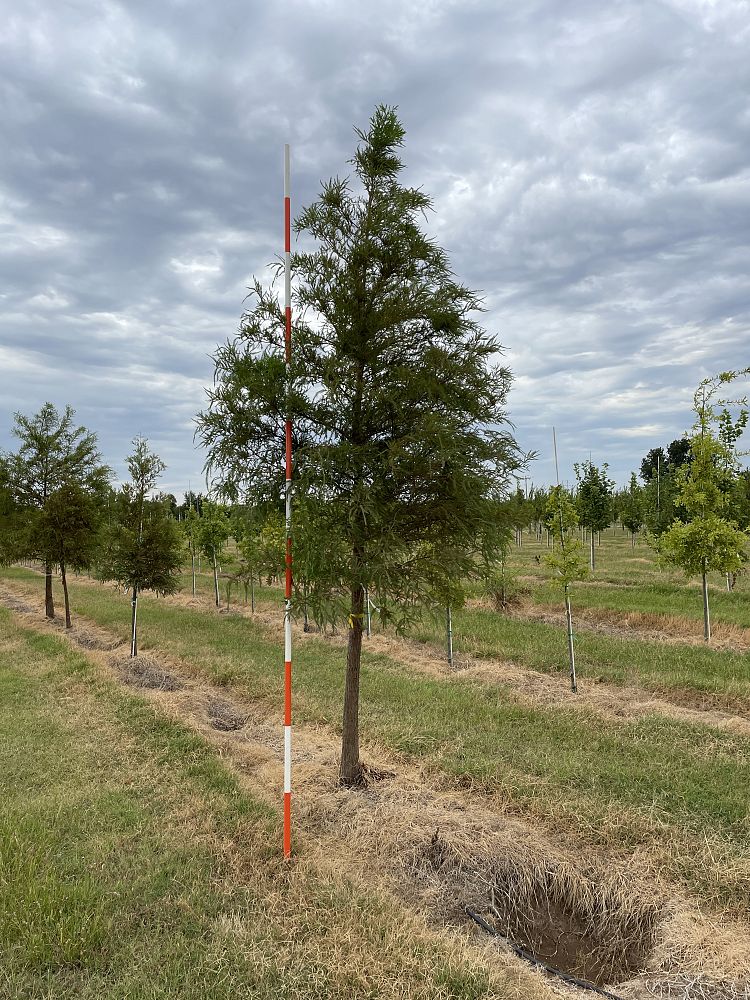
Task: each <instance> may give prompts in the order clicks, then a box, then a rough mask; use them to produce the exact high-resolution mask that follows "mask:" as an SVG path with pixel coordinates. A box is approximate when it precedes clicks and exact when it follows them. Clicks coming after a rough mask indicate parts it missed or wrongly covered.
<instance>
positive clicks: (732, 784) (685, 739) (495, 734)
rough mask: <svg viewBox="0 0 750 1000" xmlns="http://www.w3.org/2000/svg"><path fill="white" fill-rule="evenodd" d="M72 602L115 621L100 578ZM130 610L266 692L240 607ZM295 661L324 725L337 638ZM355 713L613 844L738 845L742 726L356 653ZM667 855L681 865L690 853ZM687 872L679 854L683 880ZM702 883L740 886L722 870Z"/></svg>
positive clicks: (146, 640)
mask: <svg viewBox="0 0 750 1000" xmlns="http://www.w3.org/2000/svg"><path fill="white" fill-rule="evenodd" d="M74 605H75V607H76V608H77V609H78V610H79V611H80V612H81V613H84V614H86V615H87V616H88V617H90V618H92V619H93V620H95V621H97V622H99V623H100V624H103V625H106V626H107V627H109V628H113V629H116V630H119V631H120V633H121V634H126V633H127V626H128V605H127V602H126V601H125V600H123V599H122V598H119V597H118V596H117V595H115V594H114V593H113V592H112V591H111V590H108V589H105V588H101V589H98V588H92V587H89V586H82V587H77V588H74ZM141 623H142V633H141V635H142V641H143V645H144V648H145V647H146V646H147V645H154V646H156V647H158V648H161V649H164V650H168V651H170V652H172V653H174V654H175V655H177V656H179V657H180V658H182V659H184V660H185V661H188V662H189V663H191V664H192V665H193V667H194V669H196V670H198V671H199V672H200V673H201V674H202V675H203V676H205V677H207V678H208V679H210V680H211V681H213V682H214V683H219V684H230V685H232V686H234V687H235V688H236V689H237V690H238V691H240V692H241V693H242V694H244V695H245V696H247V697H250V698H253V699H262V700H265V701H266V702H267V703H268V704H269V705H270V704H278V703H279V698H280V690H281V689H280V686H279V685H280V676H281V675H280V666H279V662H280V661H279V643H278V639H277V638H276V637H272V636H269V635H268V634H267V633H266V632H265V631H264V629H263V628H262V627H261V626H259V625H257V624H256V623H254V622H253V621H251V620H248V619H246V618H241V617H219V616H213V615H210V614H206V613H205V612H201V611H196V610H192V609H187V608H180V607H176V606H174V605H169V604H166V603H164V602H157V601H155V600H149V599H146V600H144V601H143V605H142V609H141ZM296 661H297V666H296V671H295V677H296V694H297V698H296V705H297V718H301V719H302V720H305V719H307V720H311V721H316V722H324V723H328V724H330V725H332V726H333V727H334V728H337V727H338V724H339V714H340V706H341V697H342V685H343V651H342V650H341V649H340V648H331V647H330V646H328V645H326V644H325V643H323V642H320V641H314V640H313V641H308V642H305V643H303V644H300V645H299V647H298V649H297V652H296ZM361 717H362V726H363V733H364V735H365V737H370V738H373V739H377V740H379V741H381V742H382V743H384V744H385V745H387V746H389V747H391V748H393V749H394V750H396V751H398V752H401V753H404V754H407V755H409V756H410V757H412V758H417V759H422V760H424V761H426V762H428V763H429V764H430V765H431V766H433V767H434V768H436V769H439V770H441V771H442V772H443V773H445V774H448V775H449V776H451V777H452V778H454V779H455V780H457V781H461V782H467V781H470V782H473V783H476V784H479V785H481V786H483V787H485V788H487V789H488V790H492V791H493V792H494V793H495V794H497V795H500V796H504V797H505V799H506V801H507V802H508V804H509V807H511V808H524V809H531V810H533V811H534V812H535V813H537V814H539V815H542V816H545V817H547V819H548V820H549V821H550V822H553V823H554V822H555V818H561V817H565V818H566V820H565V821H566V822H572V823H578V824H579V825H580V826H581V827H583V828H586V829H589V830H590V829H591V828H592V827H600V828H601V829H602V830H605V829H606V828H607V826H608V824H609V825H611V822H612V816H615V815H616V816H617V817H618V819H617V823H618V829H617V838H618V845H619V846H620V847H622V846H623V845H625V844H627V843H630V845H631V846H633V845H635V844H637V843H638V842H639V838H642V837H649V836H653V835H656V836H666V835H665V834H664V833H663V831H664V830H666V829H671V830H672V831H674V832H675V833H678V834H679V835H680V836H682V835H685V836H687V837H689V838H692V840H693V841H695V842H696V843H700V842H701V841H703V840H704V839H705V837H706V836H710V837H711V838H715V837H720V838H723V840H724V842H725V844H726V845H727V849H728V850H730V851H734V852H735V853H737V855H738V856H739V855H742V854H743V852H744V853H745V854H747V852H748V847H749V840H750V838H749V836H748V835H749V834H750V827H749V826H748V812H747V796H746V789H747V787H750V741H748V740H746V739H743V738H742V737H739V736H735V735H731V734H729V733H726V732H722V731H717V730H716V729H713V728H711V727H709V726H697V725H696V726H694V725H688V724H686V723H682V722H677V721H674V720H670V719H667V718H664V717H661V716H649V717H646V718H643V719H639V720H637V721H633V722H627V723H625V722H623V723H620V724H613V723H611V722H608V721H606V720H604V719H602V718H601V717H599V716H596V715H595V714H593V713H588V712H586V711H584V710H582V709H576V708H574V707H571V708H570V709H563V708H533V707H530V706H527V705H524V704H521V703H519V702H518V701H517V700H516V699H515V698H514V697H513V694H512V692H510V691H508V690H503V689H495V688H491V687H489V686H486V685H479V684H472V683H456V682H455V681H451V680H442V679H439V678H430V677H426V676H422V675H414V674H412V673H410V672H409V671H408V669H406V668H403V667H401V666H400V665H398V664H397V663H395V662H394V661H391V660H389V659H388V658H387V657H384V656H373V655H367V654H366V655H365V657H364V666H363V675H362V715H361ZM639 817H640V819H639ZM577 818H578V819H577ZM654 830H656V831H657V834H654ZM669 836H672V834H670V835H669ZM667 839H668V838H667ZM696 864H697V863H696ZM677 867H679V868H680V869H683V868H684V870H685V871H689V870H691V862H690V859H689V858H688V859H680V861H679V863H678V864H677ZM701 877H702V876H701ZM698 879H699V876H698V874H697V867H696V866H693V876H692V881H693V885H694V886H695V885H697V883H698ZM711 892H712V893H719V894H721V895H723V896H725V897H727V898H729V897H734V898H736V899H743V900H746V899H747V896H748V893H747V888H746V886H745V887H743V886H742V885H741V884H735V883H733V882H730V883H728V884H727V885H723V886H720V887H719V888H718V889H717V888H716V887H714V888H712V889H711Z"/></svg>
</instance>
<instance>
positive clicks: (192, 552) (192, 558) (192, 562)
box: [190, 548, 195, 597]
mask: <svg viewBox="0 0 750 1000" xmlns="http://www.w3.org/2000/svg"><path fill="white" fill-rule="evenodd" d="M190 569H191V571H192V574H193V597H195V549H193V548H191V549H190Z"/></svg>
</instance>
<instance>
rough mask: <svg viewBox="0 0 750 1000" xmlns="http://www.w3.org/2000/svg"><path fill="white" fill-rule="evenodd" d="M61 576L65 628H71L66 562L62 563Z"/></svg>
mask: <svg viewBox="0 0 750 1000" xmlns="http://www.w3.org/2000/svg"><path fill="white" fill-rule="evenodd" d="M60 576H61V578H62V588H63V594H64V596H65V628H70V627H71V624H70V601H69V600H68V578H67V577H66V575H65V563H64V562H61V563H60Z"/></svg>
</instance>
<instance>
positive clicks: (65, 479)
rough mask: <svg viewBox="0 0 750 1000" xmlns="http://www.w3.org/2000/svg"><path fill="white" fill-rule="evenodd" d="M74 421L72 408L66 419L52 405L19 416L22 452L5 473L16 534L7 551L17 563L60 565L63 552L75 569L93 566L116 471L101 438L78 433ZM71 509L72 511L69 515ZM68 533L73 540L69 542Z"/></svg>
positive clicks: (10, 458)
mask: <svg viewBox="0 0 750 1000" xmlns="http://www.w3.org/2000/svg"><path fill="white" fill-rule="evenodd" d="M74 416H75V410H73V409H72V408H71V407H70V406H67V407H66V408H65V411H64V412H63V413H62V414H61V413H59V412H58V410H57V408H56V407H54V406H53V405H52V403H45V404H44V406H43V407H42V408H41V410H40V411H39V412H38V413H36V414H34V415H33V416H32V417H26V416H24V415H23V414H21V413H16V414H15V426H14V427H13V434H14V435H15V436H16V437H17V438H18V439H19V440H20V447H19V449H18V451H17V452H16V453H15V454H8V455H5V456H3V461H2V469H1V470H0V472H1V474H0V492H1V493H2V497H1V498H0V499H2V502H3V506H4V513H5V519H7V520H6V525H9V526H10V525H12V528H13V529H14V536H15V537H14V544H13V545H12V546H11V547H10V550H9V551H8V555H9V556H10V557H11V558H13V559H18V558H21V557H29V556H32V557H37V558H40V559H43V560H44V561H45V562H48V563H50V564H55V563H59V561H60V559H59V557H60V553H61V551H62V552H63V553H64V555H65V558H66V561H67V562H68V563H69V564H70V565H71V566H73V565H80V566H81V568H83V567H84V566H87V565H88V564H89V562H90V558H91V555H92V547H93V532H94V531H95V522H96V517H95V508H96V506H97V505H100V504H101V502H102V498H103V496H104V493H105V491H106V489H107V484H108V481H109V479H110V476H111V470H110V469H109V468H107V466H105V465H103V464H102V459H101V454H100V452H99V449H98V446H97V440H96V435H95V434H93V433H92V432H91V431H87V430H86V428H85V427H77V426H76V425H75V424H74V422H73V417H74ZM66 503H70V504H71V505H72V506H71V510H70V513H69V515H66V511H65V505H66ZM0 513H1V512H0ZM68 531H70V532H72V533H73V535H72V536H71V537H67V538H66V534H67V533H68ZM73 536H74V537H73Z"/></svg>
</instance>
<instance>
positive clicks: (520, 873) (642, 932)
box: [425, 833, 663, 986]
mask: <svg viewBox="0 0 750 1000" xmlns="http://www.w3.org/2000/svg"><path fill="white" fill-rule="evenodd" d="M425 860H426V863H428V864H431V865H433V866H434V867H435V869H436V870H437V871H438V872H440V873H441V874H446V875H447V877H448V878H449V879H451V880H452V881H454V882H456V883H457V884H458V885H461V884H464V883H465V884H466V885H467V886H471V885H473V886H475V891H476V892H477V893H478V894H479V903H478V905H477V909H478V910H479V911H480V912H481V915H482V916H483V918H484V920H485V921H486V922H487V923H488V924H489V926H490V927H492V928H493V929H494V931H495V933H497V934H498V935H500V936H501V937H502V938H504V939H505V940H506V941H507V942H508V943H510V944H511V945H514V946H516V947H519V948H521V949H522V950H523V951H525V952H527V953H528V954H529V955H531V956H533V957H534V958H536V959H538V960H540V961H542V962H545V963H546V964H548V965H551V966H552V967H553V968H555V969H559V970H560V971H562V972H565V973H568V974H570V975H572V976H575V977H577V978H579V979H583V980H585V981H587V982H591V983H594V984H596V985H598V986H603V985H605V984H607V983H619V982H624V981H626V980H628V979H632V978H633V976H634V975H636V974H638V973H640V972H641V971H643V970H644V969H645V968H646V966H647V964H648V961H649V958H650V955H651V952H652V951H653V948H654V943H655V930H656V927H657V924H658V920H659V918H660V916H661V909H662V908H663V907H661V906H660V905H659V904H658V903H657V902H655V901H653V900H649V899H645V898H642V897H641V896H640V895H639V888H638V887H637V886H635V885H633V884H629V883H628V881H627V880H626V879H625V878H623V877H620V878H619V879H617V878H616V879H612V878H611V877H610V876H608V875H606V874H605V873H604V872H602V871H601V870H592V869H590V868H589V869H588V870H587V869H585V868H583V867H581V866H578V865H575V864H571V863H569V862H567V863H566V862H561V861H559V860H555V859H534V858H522V857H519V856H513V855H506V856H501V857H498V858H486V857H482V856H481V853H480V854H478V855H477V856H474V857H469V858H468V859H467V858H466V857H465V856H464V855H463V854H457V852H456V850H455V847H453V846H452V845H451V844H450V843H448V842H447V841H445V840H444V839H443V838H442V837H440V835H439V834H438V833H436V834H435V835H434V836H433V838H432V840H431V841H430V843H429V845H428V848H427V850H426V852H425ZM487 886H489V892H487ZM488 896H489V898H487V897H488Z"/></svg>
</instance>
